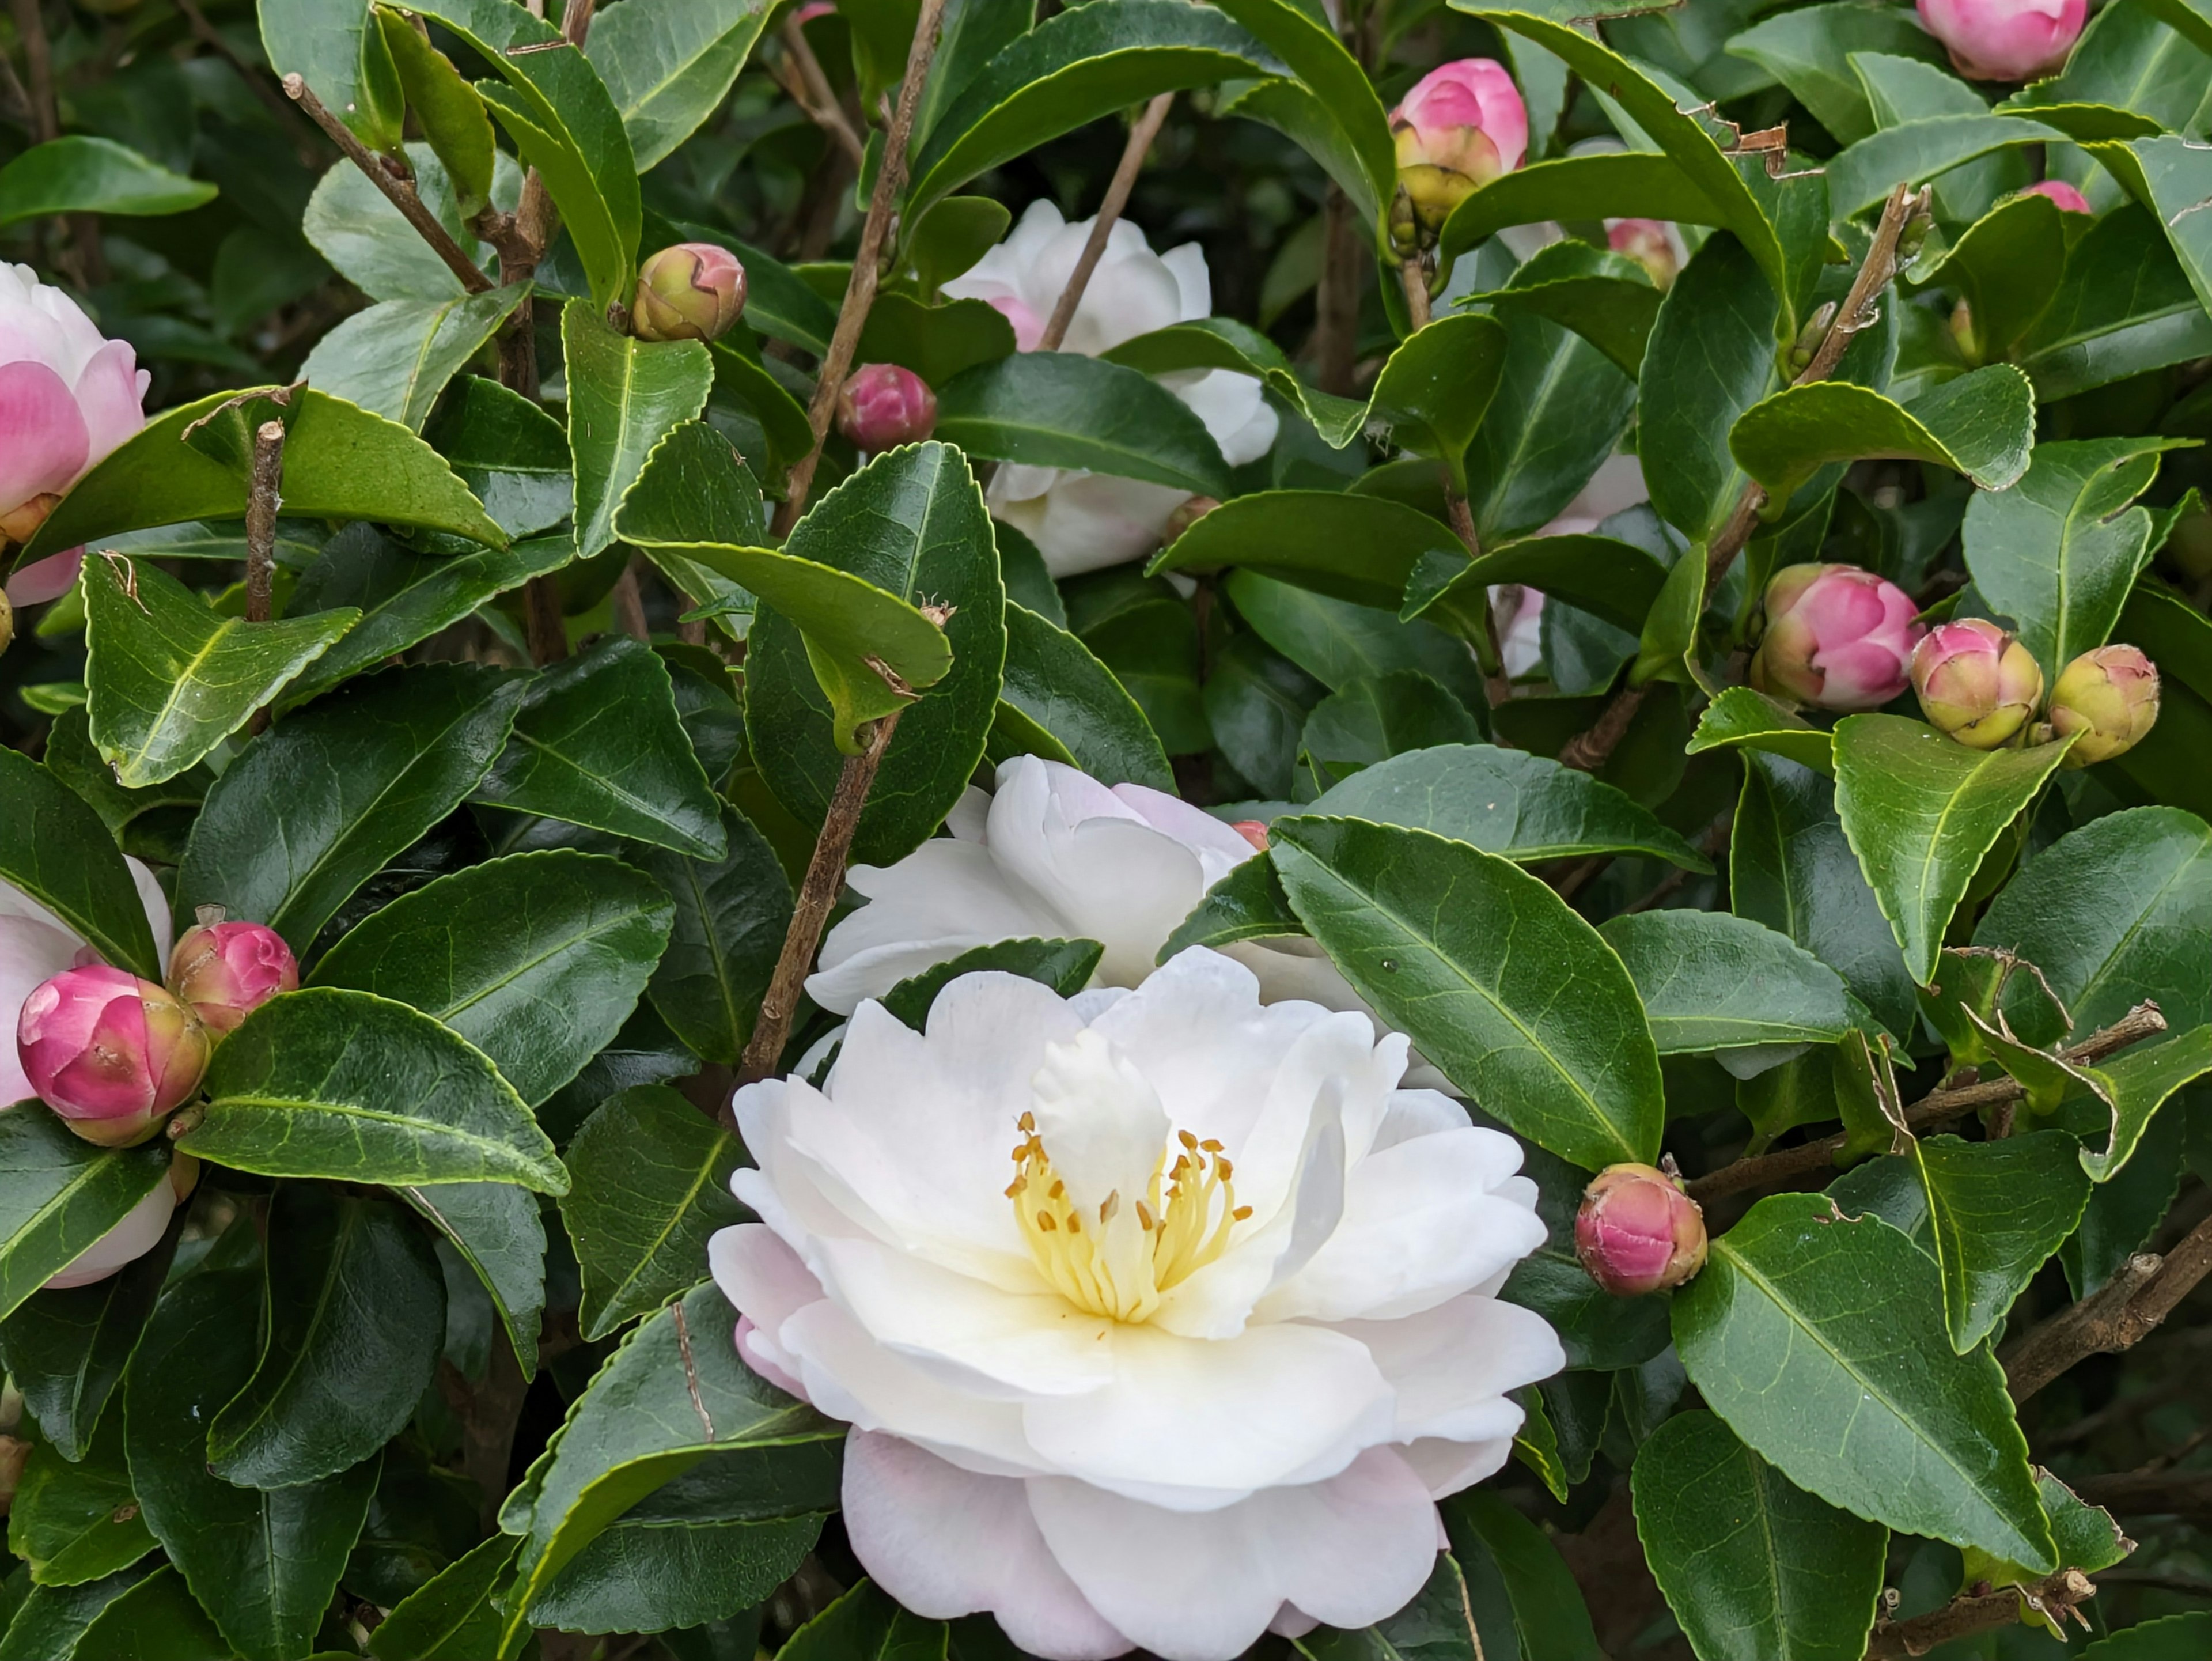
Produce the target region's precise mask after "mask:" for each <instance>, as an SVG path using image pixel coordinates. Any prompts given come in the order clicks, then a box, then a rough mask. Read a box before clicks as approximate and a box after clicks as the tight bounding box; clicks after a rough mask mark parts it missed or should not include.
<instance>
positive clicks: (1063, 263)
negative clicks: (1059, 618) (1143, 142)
mask: <svg viewBox="0 0 2212 1661" xmlns="http://www.w3.org/2000/svg"><path fill="white" fill-rule="evenodd" d="M1095 222H1096V221H1094V220H1090V219H1085V220H1080V221H1078V222H1076V223H1074V224H1073V225H1071V224H1068V223H1066V222H1065V221H1063V220H1062V219H1061V218H1060V210H1059V209H1057V208H1055V207H1054V206H1053V204H1051V203H1049V202H1033V203H1031V204H1030V207H1029V211H1028V212H1026V213H1024V215H1023V216H1022V220H1021V223H1019V224H1018V225H1017V226H1015V227H1014V228H1013V230H1012V233H1010V234H1008V236H1007V238H1006V240H1005V241H1003V242H1001V243H1000V244H999V245H998V246H996V247H994V248H993V249H992V250H991V251H990V252H988V253H987V254H985V255H984V256H983V258H982V259H980V260H978V261H977V262H976V263H975V265H974V266H972V267H971V268H969V271H967V272H966V273H965V274H964V275H963V276H960V277H955V278H954V279H953V280H952V281H951V282H950V283H945V288H944V292H945V294H946V295H949V296H951V298H953V299H956V300H963V299H965V300H982V301H988V302H989V303H990V304H991V305H993V306H994V307H997V308H998V309H999V310H1000V311H1001V312H1003V313H1006V319H1007V320H1008V321H1009V322H1011V323H1012V325H1013V326H1014V341H1015V344H1016V345H1017V346H1018V347H1019V348H1020V350H1023V351H1025V352H1030V351H1035V350H1036V349H1037V344H1038V342H1039V341H1040V340H1041V339H1042V338H1043V334H1044V327H1045V324H1046V322H1047V321H1048V319H1050V318H1051V316H1052V309H1053V307H1054V305H1055V304H1057V303H1058V301H1059V300H1060V292H1061V290H1062V289H1066V286H1067V279H1068V277H1069V276H1070V274H1071V273H1073V271H1074V270H1075V262H1076V260H1077V259H1078V258H1079V257H1080V256H1081V254H1082V252H1083V245H1084V244H1085V242H1087V241H1088V240H1090V237H1091V226H1092V225H1093V224H1094V223H1095ZM1212 313H1213V286H1212V278H1211V277H1210V276H1209V274H1208V273H1207V271H1206V255H1205V254H1204V253H1203V252H1200V248H1199V246H1198V244H1197V243H1195V242H1186V243H1184V244H1183V245H1182V246H1181V247H1176V248H1170V249H1169V250H1168V252H1165V253H1164V254H1156V253H1154V252H1152V247H1151V245H1150V244H1148V243H1147V242H1146V240H1145V234H1144V233H1143V232H1142V231H1140V230H1139V229H1138V228H1136V226H1134V225H1133V224H1132V223H1130V222H1129V221H1127V220H1126V219H1122V220H1117V221H1116V222H1115V225H1114V228H1113V230H1112V232H1111V233H1109V235H1108V236H1107V239H1106V252H1105V253H1104V255H1103V257H1102V258H1101V259H1100V260H1099V262H1098V269H1097V271H1093V272H1092V273H1091V281H1090V283H1089V284H1088V285H1087V286H1086V287H1085V289H1084V291H1083V300H1082V302H1081V303H1080V304H1079V305H1078V306H1077V307H1076V308H1075V317H1074V319H1073V321H1072V322H1071V323H1070V324H1069V325H1068V329H1067V336H1066V339H1065V340H1064V341H1063V342H1062V343H1061V344H1060V350H1062V351H1065V352H1080V353H1082V354H1083V355H1084V356H1086V357H1096V356H1097V355H1098V354H1099V353H1101V352H1103V351H1109V350H1112V349H1113V348H1115V347H1116V346H1118V345H1120V344H1121V343H1122V342H1123V341H1125V340H1134V339H1135V338H1137V337H1138V336H1139V335H1140V334H1150V333H1151V332H1152V331H1153V330H1155V329H1164V328H1166V327H1168V326H1170V325H1171V324H1176V323H1191V322H1195V321H1197V320H1198V319H1200V318H1203V317H1210V316H1211V315H1212ZM1159 379H1160V384H1161V385H1163V386H1166V387H1167V388H1168V389H1169V390H1170V391H1171V392H1174V393H1175V395H1176V397H1177V398H1179V399H1182V401H1183V402H1184V403H1186V404H1188V405H1190V407H1191V408H1192V409H1193V410H1194V411H1196V412H1197V414H1198V417H1199V419H1200V420H1201V421H1203V422H1204V423H1206V431H1207V432H1209V433H1211V434H1212V435H1213V441H1214V442H1215V443H1216V444H1218V445H1219V446H1220V447H1221V453H1222V456H1223V459H1225V460H1226V461H1227V462H1228V463H1229V465H1231V466H1232V467H1236V466H1241V465H1243V464H1244V463H1245V462H1248V461H1255V460H1257V459H1259V458H1260V457H1261V456H1263V455H1265V454H1267V451H1268V449H1269V448H1270V447H1272V446H1273V444H1274V441H1275V430H1276V418H1275V412H1274V411H1273V410H1272V409H1270V408H1268V407H1267V400H1266V399H1264V398H1263V397H1262V396H1261V391H1260V383H1259V382H1258V381H1257V380H1254V379H1253V378H1252V377H1251V376H1250V375H1247V374H1237V373H1235V372H1234V371H1233V370H1229V369H1200V370H1192V371H1189V372H1187V373H1183V374H1167V375H1162V376H1161V377H1160V378H1159ZM1188 498H1189V493H1188V491H1184V490H1172V489H1170V488H1169V487H1168V486H1166V485H1164V484H1145V483H1144V482H1142V481H1141V480H1139V479H1133V478H1111V477H1109V476H1108V475H1106V474H1103V473H1086V472H1068V471H1065V470H1062V469H1060V468H1056V467H1036V466H1030V465H1023V464H1014V463H1006V464H1002V465H1000V468H999V470H998V472H996V473H995V474H994V476H993V478H992V480H991V488H990V490H989V492H988V500H989V502H990V505H991V511H992V513H994V514H996V515H997V516H998V517H999V518H1000V519H1002V520H1006V522H1007V523H1008V524H1010V525H1012V526H1015V527H1016V528H1017V529H1018V530H1020V531H1021V532H1024V534H1025V535H1027V536H1028V537H1029V538H1030V540H1031V541H1032V542H1034V543H1036V545H1037V547H1038V549H1039V550H1040V551H1042V553H1043V555H1044V557H1045V563H1046V564H1047V565H1048V566H1049V567H1050V568H1051V570H1052V574H1053V575H1054V576H1055V577H1066V576H1074V575H1077V574H1078V573H1079V572H1083V571H1092V570H1097V569H1099V568H1100V567H1102V566H1106V565H1120V564H1123V563H1127V561H1129V560H1133V559H1136V558H1139V557H1141V556H1143V555H1145V554H1147V553H1149V552H1151V551H1152V549H1154V548H1156V547H1158V545H1159V540H1160V536H1161V533H1162V532H1164V531H1165V530H1166V528H1167V523H1168V520H1169V518H1170V516H1171V515H1172V514H1174V512H1175V510H1176V508H1179V507H1181V506H1182V503H1183V502H1186V501H1187V500H1188Z"/></svg>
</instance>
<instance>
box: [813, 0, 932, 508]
mask: <svg viewBox="0 0 2212 1661" xmlns="http://www.w3.org/2000/svg"><path fill="white" fill-rule="evenodd" d="M944 21H945V0H921V15H920V16H918V17H917V18H915V25H914V45H913V46H911V47H909V48H908V52H907V56H906V78H905V79H904V80H903V81H902V82H900V83H899V95H898V107H897V108H896V110H895V111H894V112H893V113H892V115H891V125H890V131H889V132H888V133H886V134H885V135H884V159H883V165H882V166H881V167H878V169H877V170H876V187H875V190H874V192H873V193H872V195H871V196H870V197H869V198H868V217H867V221H866V223H865V224H863V225H862V226H861V228H860V249H859V251H858V252H855V253H854V256H853V274H852V276H851V277H848V278H847V279H846V283H845V303H844V305H843V306H842V307H840V308H839V310H838V313H837V327H836V332H834V333H833V334H832V335H831V336H830V338H829V352H828V353H827V354H826V355H825V356H823V360H822V368H821V378H820V379H819V380H817V381H816V382H815V384H814V401H813V403H812V404H811V405H809V406H808V408H807V411H806V420H807V424H808V425H809V426H811V427H812V428H813V429H814V443H813V445H812V447H811V448H809V449H808V451H807V452H806V453H805V455H804V456H802V457H800V458H799V460H798V461H797V462H796V463H794V464H793V466H792V469H791V477H790V479H789V481H788V483H787V494H786V496H784V499H783V502H782V504H781V506H780V507H779V508H777V509H776V512H775V530H776V532H777V533H778V534H779V535H781V534H783V533H786V532H789V531H790V529H791V527H792V526H793V525H796V524H797V523H798V522H799V514H802V513H804V512H805V510H806V491H807V487H808V486H809V485H811V484H813V482H814V470H815V468H816V467H817V465H820V463H821V460H822V443H823V440H824V439H826V438H827V437H828V436H829V421H830V418H831V417H833V416H834V415H836V412H837V394H838V392H840V391H841V390H842V388H843V386H844V385H845V376H846V374H847V372H848V371H849V370H850V369H851V368H852V367H853V354H854V351H855V350H857V349H858V348H859V346H860V331H861V330H862V329H864V328H866V326H867V322H868V312H869V309H870V307H872V306H874V304H875V303H876V285H877V284H878V283H880V282H881V281H882V280H883V260H884V243H885V242H886V241H887V240H889V239H890V231H891V217H892V215H893V213H894V211H895V210H896V208H897V206H898V200H899V198H900V196H901V195H902V194H903V193H904V192H905V190H906V165H907V154H906V152H907V145H908V142H909V141H910V140H911V139H912V138H913V137H914V117H915V111H916V110H917V109H919V108H920V107H921V87H922V82H925V81H927V79H928V78H929V65H930V62H931V60H932V59H933V58H935V57H936V56H937V35H938V29H939V26H940V25H941V24H942V23H943V22H944Z"/></svg>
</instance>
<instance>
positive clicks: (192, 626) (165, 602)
mask: <svg viewBox="0 0 2212 1661" xmlns="http://www.w3.org/2000/svg"><path fill="white" fill-rule="evenodd" d="M83 593H84V597H85V643H86V646H87V648H88V659H87V661H86V665H85V682H86V688H87V691H88V693H89V694H90V697H89V698H88V704H87V713H88V715H89V716H90V718H91V721H92V740H93V743H94V745H97V746H98V747H99V750H100V757H101V759H103V760H105V761H106V763H107V764H109V765H110V766H111V767H112V769H113V770H114V774H115V779H116V782H118V784H121V785H122V786H124V787H125V788H126V789H140V788H144V787H145V786H147V785H149V784H159V783H161V782H162V781H163V780H165V779H169V778H173V777H175V776H176V775H178V774H179V773H181V772H183V771H184V770H185V769H186V768H188V767H191V765H192V764H194V763H196V762H197V761H199V760H200V759H201V758H202V757H204V756H205V755H206V754H207V753H208V751H210V750H212V749H214V748H215V747H216V745H218V744H220V743H222V741H223V739H226V738H228V737H229V736H230V735H231V734H232V733H235V732H236V731H237V730H238V729H239V728H240V727H243V726H244V725H245V724H246V721H247V719H248V718H249V717H251V716H252V714H253V712H254V711H255V710H256V709H259V708H261V707H262V706H263V705H264V704H265V703H268V702H269V700H270V698H271V697H274V696H275V695H276V690H277V688H279V687H280V686H282V685H283V684H284V683H285V682H287V681H289V679H291V678H292V677H293V676H294V675H295V674H297V673H299V672H301V669H303V668H304V667H306V666H307V665H308V664H310V663H312V662H313V661H314V660H315V659H317V658H319V657H320V656H321V655H322V654H324V653H325V651H327V650H328V649H329V648H330V647H331V643H332V642H335V641H336V640H337V638H338V637H339V636H342V635H343V634H344V633H345V632H346V630H349V629H350V628H352V627H353V625H354V624H356V622H358V621H359V620H360V618H361V613H360V612H358V611H353V610H351V609H349V608H348V609H341V610H336V611H319V612H316V613H313V614H312V615H310V616H307V617H300V618H283V619H281V620H279V621H276V622H273V623H248V622H246V620H245V619H243V618H226V617H222V616H221V615H219V614H217V613H216V611H214V610H213V609H212V608H210V606H209V605H208V604H207V602H206V601H205V600H204V599H202V598H201V597H200V596H199V595H198V594H197V593H193V592H192V591H191V589H189V588H187V587H185V585H184V584H182V583H181V582H179V581H177V580H176V579H175V578H174V577H173V576H171V575H169V574H168V573H167V572H166V571H164V570H162V569H161V568H160V567H159V566H157V565H155V564H154V563H152V562H150V561H135V560H129V559H125V558H121V557H112V558H107V559H95V560H94V561H93V562H92V563H90V564H89V565H88V567H87V568H86V570H85V573H84V579H83Z"/></svg>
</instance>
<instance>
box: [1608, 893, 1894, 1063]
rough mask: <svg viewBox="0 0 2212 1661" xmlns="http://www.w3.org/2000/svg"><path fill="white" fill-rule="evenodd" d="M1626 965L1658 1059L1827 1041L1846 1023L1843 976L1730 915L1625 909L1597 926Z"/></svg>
mask: <svg viewBox="0 0 2212 1661" xmlns="http://www.w3.org/2000/svg"><path fill="white" fill-rule="evenodd" d="M1598 933H1599V934H1600V935H1601V936H1602V937H1603V939H1604V940H1605V943H1606V944H1607V946H1611V947H1612V948H1613V950H1614V951H1615V952H1619V953H1620V960H1621V962H1622V963H1624V964H1626V965H1627V966H1628V973H1629V977H1630V978H1631V979H1632V980H1633V981H1634V982H1635V983H1636V993H1637V995H1638V997H1640V998H1641V999H1643V1001H1644V1014H1645V1016H1646V1017H1647V1018H1648V1019H1650V1023H1651V1037H1652V1040H1653V1042H1655V1043H1656V1044H1657V1045H1658V1046H1659V1053H1660V1054H1661V1055H1662V1056H1671V1055H1677V1054H1681V1053H1683V1052H1686V1051H1687V1052H1695V1051H1701V1050H1729V1049H1738V1048H1743V1047H1747V1046H1755V1045H1764V1044H1796V1043H1834V1042H1835V1041H1836V1040H1837V1039H1838V1038H1840V1037H1843V1036H1844V1033H1845V1032H1846V1031H1849V1030H1850V1026H1851V1014H1850V992H1849V990H1848V989H1846V988H1845V987H1844V981H1843V977H1841V976H1840V975H1838V974H1837V973H1836V971H1835V970H1832V969H1831V968H1830V967H1829V966H1828V965H1827V964H1824V963H1822V962H1821V961H1820V959H1819V958H1816V957H1814V955H1813V954H1812V953H1811V952H1808V951H1806V950H1805V949H1804V947H1802V946H1799V945H1798V944H1797V943H1796V941H1795V940H1791V939H1790V937H1789V936H1788V935H1787V934H1777V933H1776V932H1775V931H1774V930H1772V929H1771V928H1766V927H1765V926H1764V925H1762V924H1760V923H1757V922H1753V921H1751V920H1750V919H1749V918H1747V917H1732V916H1729V915H1728V914H1727V913H1726V912H1715V911H1681V910H1657V911H1644V912H1638V913H1631V914H1626V915H1623V916H1618V917H1615V918H1613V920H1612V921H1610V922H1607V923H1606V924H1604V925H1603V926H1602V927H1601V928H1599V930H1598Z"/></svg>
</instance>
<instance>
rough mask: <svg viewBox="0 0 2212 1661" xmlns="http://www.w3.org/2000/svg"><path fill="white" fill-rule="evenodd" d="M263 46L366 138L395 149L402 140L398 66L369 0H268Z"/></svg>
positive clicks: (273, 63)
mask: <svg viewBox="0 0 2212 1661" xmlns="http://www.w3.org/2000/svg"><path fill="white" fill-rule="evenodd" d="M258 11H259V13H260V15H261V46H262V50H263V51H264V52H266V53H267V54H268V58H269V67H270V69H271V70H275V71H276V74H277V75H278V76H287V75H296V76H299V77H300V78H301V80H303V81H305V82H307V85H308V86H309V87H310V88H313V91H314V94H315V95H316V96H317V97H318V98H319V99H321V100H323V105H324V107H325V108H326V109H330V110H333V111H336V112H337V114H338V117H339V119H341V120H343V122H344V123H345V124H346V125H347V126H349V127H350V128H352V129H353V131H354V133H355V135H356V137H359V138H360V140H361V141H362V143H364V144H366V145H368V147H369V148H370V149H373V150H386V151H389V150H392V149H397V148H398V143H399V126H400V119H401V118H402V116H403V115H404V113H405V111H404V107H403V105H402V94H401V88H400V84H399V72H398V70H397V69H396V68H395V67H394V66H393V64H392V58H391V54H390V52H388V51H386V47H385V45H384V36H383V32H382V31H381V30H380V29H378V28H377V27H375V25H374V22H372V21H371V19H370V16H369V9H368V3H367V0H362V3H361V4H359V5H355V4H351V3H347V4H343V5H332V4H331V3H330V0H265V3H264V4H262V5H261V6H259V7H258Z"/></svg>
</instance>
